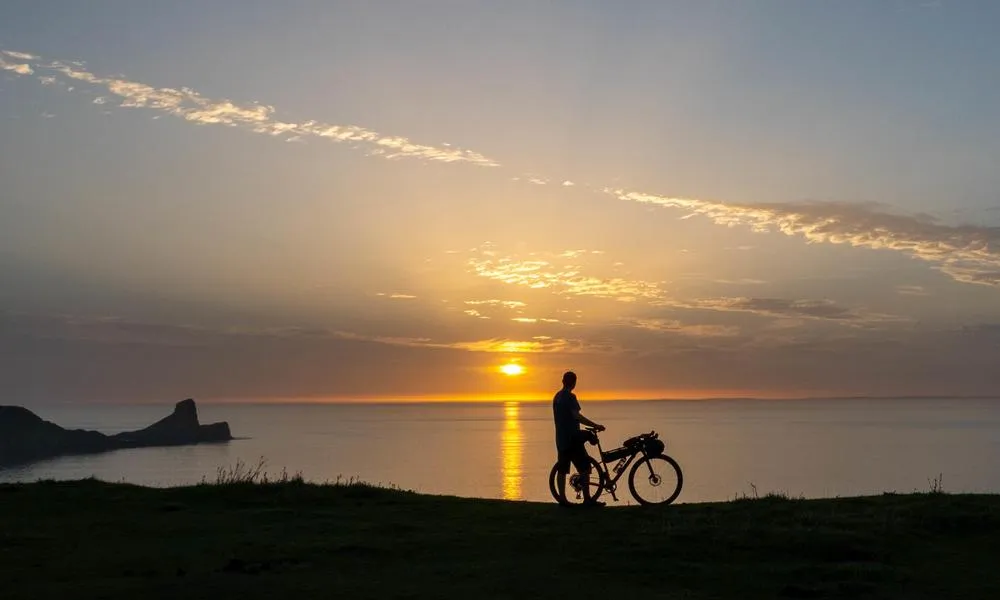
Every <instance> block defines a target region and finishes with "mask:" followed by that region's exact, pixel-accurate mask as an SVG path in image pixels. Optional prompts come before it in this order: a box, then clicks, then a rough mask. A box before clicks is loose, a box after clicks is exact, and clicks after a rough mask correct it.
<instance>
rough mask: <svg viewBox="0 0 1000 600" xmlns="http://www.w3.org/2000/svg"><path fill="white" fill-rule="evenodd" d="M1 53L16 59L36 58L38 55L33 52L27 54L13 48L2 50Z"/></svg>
mask: <svg viewBox="0 0 1000 600" xmlns="http://www.w3.org/2000/svg"><path fill="white" fill-rule="evenodd" d="M3 54H6V55H7V56H9V57H11V58H16V59H18V60H38V57H37V56H35V55H34V54H28V53H27V52H15V51H13V50H4V51H3Z"/></svg>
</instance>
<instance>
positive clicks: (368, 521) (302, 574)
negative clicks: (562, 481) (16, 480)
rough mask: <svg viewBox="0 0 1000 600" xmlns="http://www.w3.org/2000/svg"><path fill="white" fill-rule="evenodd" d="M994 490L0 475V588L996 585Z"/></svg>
mask: <svg viewBox="0 0 1000 600" xmlns="http://www.w3.org/2000/svg"><path fill="white" fill-rule="evenodd" d="M998 559H1000V496H971V495H946V494H940V493H926V494H909V495H884V496H879V497H867V498H845V499H834V500H794V499H785V498H775V497H769V498H763V499H744V500H736V501H732V502H726V503H717V504H691V505H676V506H669V507H665V508H653V509H646V508H616V509H611V508H607V509H582V510H581V509H564V508H560V507H558V506H556V505H555V504H554V503H553V504H535V503H522V502H504V501H490V500H476V499H461V498H452V497H439V496H425V495H418V494H413V493H408V492H402V491H396V490H388V489H382V488H376V487H371V486H367V485H356V484H355V485H325V486H318V485H309V484H304V483H301V482H296V481H290V482H283V483H274V484H266V485H262V484H248V483H232V484H225V485H201V486H194V487H187V488H171V489H150V488H142V487H135V486H129V485H122V484H108V483H102V482H98V481H92V480H86V481H78V482H61V483H55V482H41V483H33V484H13V485H0V598H2V599H4V600H14V599H21V598H25V599H28V598H30V599H33V600H34V599H38V598H63V599H66V598H133V599H135V598H142V599H150V598H213V599H221V598H241V599H251V598H267V599H269V600H290V599H295V598H518V599H524V600H526V599H529V598H608V597H620V598H741V599H746V598H906V599H918V598H935V599H940V598H984V599H985V598H1000V569H998Z"/></svg>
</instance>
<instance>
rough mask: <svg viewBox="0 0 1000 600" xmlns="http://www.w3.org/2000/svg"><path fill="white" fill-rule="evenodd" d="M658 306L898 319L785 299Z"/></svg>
mask: <svg viewBox="0 0 1000 600" xmlns="http://www.w3.org/2000/svg"><path fill="white" fill-rule="evenodd" d="M659 304H660V305H661V306H670V307H674V308H685V309H695V310H713V311H722V312H748V313H754V314H758V315H764V316H769V317H783V318H784V317H789V318H795V319H818V320H824V321H843V322H876V321H899V320H901V319H900V318H899V317H894V316H892V315H883V314H878V313H869V312H866V311H862V310H858V309H851V308H846V307H843V306H839V305H838V304H837V303H835V302H833V301H832V300H789V299H784V298H746V297H737V298H727V297H722V298H704V299H697V300H666V301H663V302H661V303H659Z"/></svg>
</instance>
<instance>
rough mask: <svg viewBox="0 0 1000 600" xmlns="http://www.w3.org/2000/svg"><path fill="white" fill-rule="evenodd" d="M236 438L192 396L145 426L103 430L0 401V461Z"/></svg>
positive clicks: (9, 462)
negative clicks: (204, 417) (201, 411)
mask: <svg viewBox="0 0 1000 600" xmlns="http://www.w3.org/2000/svg"><path fill="white" fill-rule="evenodd" d="M231 439H233V437H232V434H231V433H230V431H229V424H228V423H225V422H222V423H212V424H210V425H202V424H200V423H199V422H198V408H197V406H195V403H194V400H191V399H187V400H184V401H183V402H178V403H177V405H176V406H175V407H174V412H173V413H172V414H170V415H169V416H167V417H164V418H163V419H160V420H159V421H157V422H156V423H153V424H152V425H150V426H149V427H147V428H145V429H140V430H138V431H127V432H124V433H118V434H115V435H110V436H109V435H105V434H103V433H100V432H97V431H85V430H82V429H63V428H62V427H60V426H58V425H56V424H55V423H50V422H48V421H45V420H43V419H42V418H41V417H39V416H38V415H36V414H35V413H33V412H31V411H30V410H28V409H26V408H23V407H20V406H0V465H12V464H19V463H26V462H31V461H35V460H40V459H43V458H53V457H56V456H62V455H66V454H93V453H97V452H107V451H109V450H117V449H120V448H143V447H148V446H182V445H187V444H202V443H212V442H228V441H229V440H231Z"/></svg>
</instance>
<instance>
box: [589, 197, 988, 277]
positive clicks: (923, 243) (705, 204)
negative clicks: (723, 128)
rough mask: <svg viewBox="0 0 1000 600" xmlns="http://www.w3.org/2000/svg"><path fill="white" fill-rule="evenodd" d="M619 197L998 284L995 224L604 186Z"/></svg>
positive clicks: (864, 207) (831, 204) (819, 204)
mask: <svg viewBox="0 0 1000 600" xmlns="http://www.w3.org/2000/svg"><path fill="white" fill-rule="evenodd" d="M605 191H606V192H608V193H610V194H613V195H614V196H616V197H617V198H619V199H621V200H627V201H632V202H641V203H646V204H654V205H657V206H663V207H666V208H677V209H681V210H685V211H688V212H689V214H692V215H701V216H705V217H707V218H709V219H711V220H712V221H713V222H715V223H716V224H718V225H725V226H729V227H734V226H748V227H750V228H751V229H752V230H753V231H755V232H770V231H778V232H781V233H784V234H785V235H790V236H801V237H803V238H805V239H806V240H807V241H809V242H814V243H818V242H822V243H829V244H847V245H850V246H855V247H863V248H871V249H883V248H885V249H890V250H895V251H898V252H903V253H905V254H908V255H910V256H913V257H914V258H917V259H920V260H923V261H926V262H929V263H932V264H934V265H935V267H936V268H938V269H939V270H941V271H942V272H944V273H946V274H947V275H949V276H951V277H952V278H953V279H955V280H956V281H961V282H964V283H978V284H984V285H994V286H995V285H1000V227H979V226H973V225H959V226H951V225H944V224H942V223H939V222H937V221H936V220H934V219H932V218H931V217H928V216H924V215H897V214H891V213H887V212H882V211H880V210H876V209H875V208H873V207H872V206H870V205H861V204H851V203H846V202H810V203H789V204H766V203H761V204H727V203H723V202H713V201H707V200H696V199H692V198H670V197H667V196H657V195H653V194H645V193H641V192H627V191H623V190H610V189H609V190H605Z"/></svg>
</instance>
